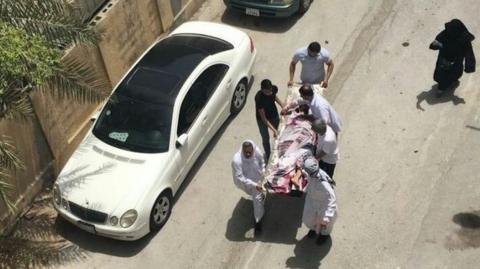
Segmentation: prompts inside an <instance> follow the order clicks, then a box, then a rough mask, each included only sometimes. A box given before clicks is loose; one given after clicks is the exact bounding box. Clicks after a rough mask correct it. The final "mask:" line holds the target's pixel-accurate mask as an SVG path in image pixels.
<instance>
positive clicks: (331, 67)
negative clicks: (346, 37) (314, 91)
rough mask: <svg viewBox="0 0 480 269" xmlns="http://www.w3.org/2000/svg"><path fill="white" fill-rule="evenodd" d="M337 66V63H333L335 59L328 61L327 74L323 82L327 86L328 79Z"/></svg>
mask: <svg viewBox="0 0 480 269" xmlns="http://www.w3.org/2000/svg"><path fill="white" fill-rule="evenodd" d="M334 67H335V65H334V64H333V61H332V60H330V61H329V62H328V63H327V75H326V76H325V79H324V80H323V82H322V84H323V85H322V86H323V87H325V88H327V87H328V80H329V79H330V76H331V75H332V73H333V68H334Z"/></svg>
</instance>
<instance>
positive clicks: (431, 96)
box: [416, 84, 465, 111]
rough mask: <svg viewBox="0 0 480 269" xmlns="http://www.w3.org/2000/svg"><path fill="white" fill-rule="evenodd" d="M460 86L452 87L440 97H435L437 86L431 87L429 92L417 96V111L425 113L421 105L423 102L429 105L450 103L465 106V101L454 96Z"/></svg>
mask: <svg viewBox="0 0 480 269" xmlns="http://www.w3.org/2000/svg"><path fill="white" fill-rule="evenodd" d="M459 85H460V84H456V85H454V87H451V88H450V89H448V90H446V91H445V92H444V93H443V94H442V95H441V96H440V97H437V96H436V92H437V89H438V84H435V85H433V86H432V87H431V88H430V90H425V91H423V92H421V93H420V94H419V95H417V104H416V106H417V109H418V110H421V111H425V109H424V108H423V107H422V103H423V102H424V101H425V102H426V103H427V104H429V105H436V104H441V103H448V102H452V103H453V104H454V105H458V104H465V99H463V98H461V97H458V96H456V95H455V89H457V88H458V86H459Z"/></svg>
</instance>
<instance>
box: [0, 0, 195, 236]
mask: <svg viewBox="0 0 480 269" xmlns="http://www.w3.org/2000/svg"><path fill="white" fill-rule="evenodd" d="M173 1H179V2H173ZM172 2H173V3H181V6H182V8H181V9H180V13H179V14H173V8H172V5H171V3H172ZM203 2H204V0H111V1H110V2H109V3H107V5H106V6H105V7H104V8H103V9H102V10H100V11H99V14H98V15H97V16H95V17H94V18H93V19H92V22H91V24H92V25H94V27H96V29H97V30H98V31H100V32H101V34H102V41H101V42H100V43H99V45H98V47H93V48H92V47H90V48H86V47H76V48H73V49H71V50H69V51H68V52H67V54H66V57H77V58H79V59H83V60H86V61H87V62H88V63H89V64H90V66H92V67H93V68H94V69H95V70H96V72H97V73H98V75H99V76H101V77H104V78H106V79H107V80H108V81H110V84H111V85H112V87H113V86H114V85H115V84H116V83H117V82H118V81H119V80H120V79H121V78H122V76H123V75H124V74H125V72H126V71H127V70H128V68H129V67H130V66H131V64H132V63H133V62H135V60H136V59H137V58H138V57H139V56H140V55H141V54H142V53H143V52H144V51H145V49H146V48H148V47H149V46H150V45H151V44H152V43H153V41H154V40H156V39H157V38H159V37H160V36H161V35H162V34H163V33H164V32H166V31H168V30H169V29H171V27H173V26H174V25H176V24H178V23H180V22H183V21H185V20H187V19H188V18H189V17H191V15H192V14H193V13H194V12H195V11H196V10H197V9H198V8H199V7H200V5H201V4H202V3H203ZM32 103H33V104H34V107H35V111H36V115H37V116H38V118H37V117H36V118H35V119H34V120H33V121H32V122H29V123H24V124H13V123H11V122H1V123H0V133H1V134H7V135H10V136H12V137H15V139H14V143H15V145H16V146H17V147H18V150H19V152H20V154H21V155H22V157H23V159H24V160H25V164H26V167H27V169H26V170H25V171H19V172H18V173H17V174H16V175H15V177H14V178H13V180H12V183H13V184H14V185H15V186H16V191H15V192H14V193H12V197H13V199H14V201H16V203H17V205H18V212H22V211H23V210H24V208H25V207H26V206H28V205H29V203H30V202H31V200H32V199H33V197H34V196H35V194H37V193H38V191H39V190H40V187H41V185H42V184H43V182H45V180H46V179H54V178H55V176H56V175H57V174H58V173H59V172H60V170H61V168H62V167H63V166H64V165H65V163H66V161H67V160H68V158H69V156H70V155H71V154H72V152H73V151H74V150H75V148H76V146H77V145H78V143H79V142H80V141H81V140H82V138H83V136H84V134H85V133H86V131H87V130H88V129H89V128H90V125H91V123H90V122H89V117H90V115H91V114H92V113H93V112H95V110H96V108H97V107H98V104H78V103H75V102H73V101H69V100H58V99H55V98H53V97H51V96H48V95H42V94H40V93H36V94H34V95H32ZM45 171H47V172H48V173H47V172H45ZM18 212H17V213H15V214H10V213H9V212H8V211H7V210H6V208H5V207H4V205H3V204H2V203H0V234H1V232H2V230H3V229H4V228H5V227H7V224H11V223H12V220H13V219H15V217H16V215H18Z"/></svg>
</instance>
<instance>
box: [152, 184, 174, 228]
mask: <svg viewBox="0 0 480 269" xmlns="http://www.w3.org/2000/svg"><path fill="white" fill-rule="evenodd" d="M171 212H172V195H171V194H170V192H168V191H164V192H162V193H161V194H160V195H159V196H158V198H157V200H155V203H154V204H153V208H152V212H151V213H150V230H152V231H158V230H160V228H162V226H163V225H165V223H166V222H167V220H168V218H169V217H170V213H171Z"/></svg>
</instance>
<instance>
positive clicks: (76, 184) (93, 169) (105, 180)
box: [57, 133, 168, 214]
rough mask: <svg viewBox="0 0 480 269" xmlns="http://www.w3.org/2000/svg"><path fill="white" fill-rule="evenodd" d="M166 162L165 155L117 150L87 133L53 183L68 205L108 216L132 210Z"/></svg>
mask: <svg viewBox="0 0 480 269" xmlns="http://www.w3.org/2000/svg"><path fill="white" fill-rule="evenodd" d="M167 161H168V153H157V154H142V153H134V152H130V151H126V150H122V149H118V148H115V147H112V146H110V145H108V144H105V143H104V142H102V141H101V140H99V139H98V138H96V137H95V136H94V135H93V134H91V133H90V134H89V136H87V138H86V139H85V140H84V141H83V142H82V143H81V144H80V146H79V147H78V149H77V150H76V151H75V152H74V154H73V155H72V157H70V159H69V161H68V162H67V164H66V166H65V167H64V168H63V170H62V172H61V173H60V175H59V177H58V179H57V184H58V186H59V188H60V191H61V193H62V197H63V198H65V199H67V200H68V201H69V202H73V203H76V204H78V205H80V206H82V207H85V208H89V209H93V210H97V211H100V212H104V213H107V214H111V213H113V212H115V210H116V209H118V210H121V211H124V210H128V209H131V208H135V205H136V204H137V203H138V202H139V201H140V199H142V198H143V197H145V195H146V193H147V192H148V190H149V189H150V188H151V186H152V184H153V182H154V180H155V179H156V178H157V177H158V173H159V171H162V167H161V165H163V164H166V163H167ZM118 213H119V214H122V213H123V212H118Z"/></svg>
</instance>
